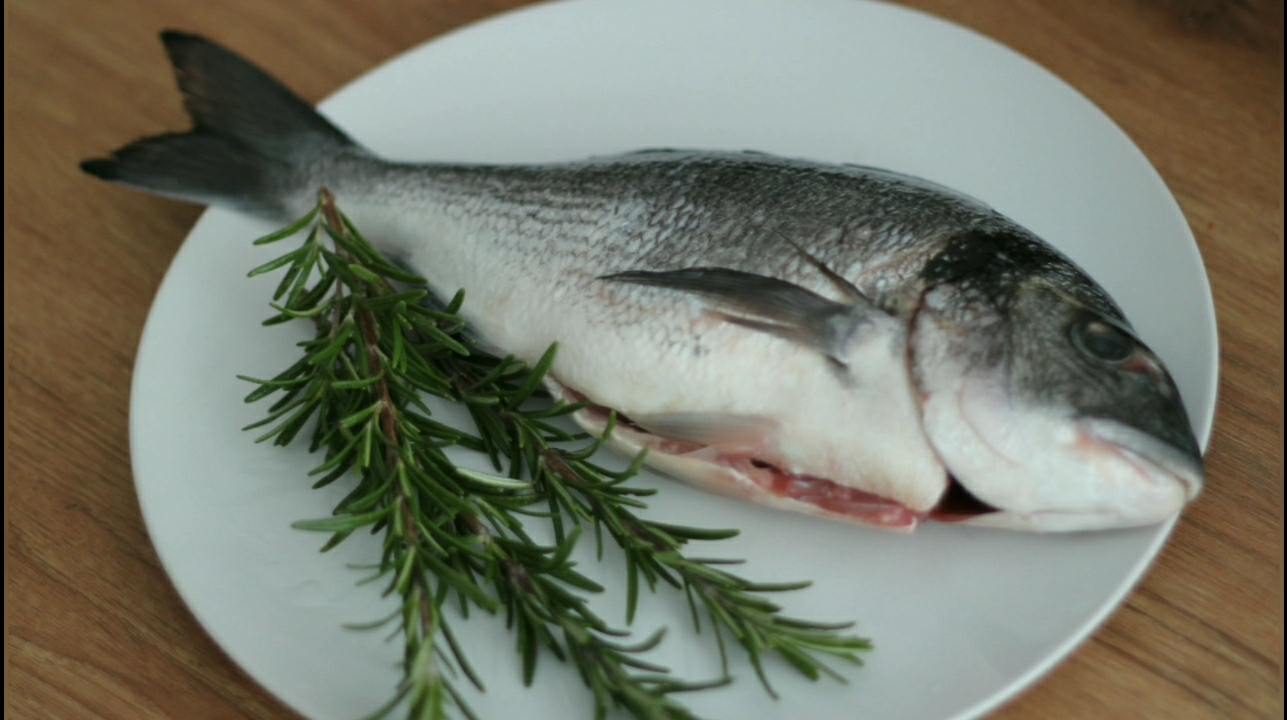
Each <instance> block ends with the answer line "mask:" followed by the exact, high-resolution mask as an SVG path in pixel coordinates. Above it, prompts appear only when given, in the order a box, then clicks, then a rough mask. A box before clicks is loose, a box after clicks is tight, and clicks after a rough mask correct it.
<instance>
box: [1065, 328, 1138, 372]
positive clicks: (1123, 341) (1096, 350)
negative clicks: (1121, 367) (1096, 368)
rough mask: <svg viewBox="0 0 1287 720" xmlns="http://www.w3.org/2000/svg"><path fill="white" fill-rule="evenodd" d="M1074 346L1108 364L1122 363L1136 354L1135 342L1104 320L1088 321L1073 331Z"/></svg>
mask: <svg viewBox="0 0 1287 720" xmlns="http://www.w3.org/2000/svg"><path fill="white" fill-rule="evenodd" d="M1072 340H1073V344H1074V345H1076V346H1077V349H1078V350H1081V351H1082V352H1083V353H1085V354H1087V355H1089V356H1091V357H1093V358H1095V359H1096V360H1101V361H1103V362H1107V363H1120V362H1125V361H1126V360H1128V359H1130V357H1131V356H1132V355H1134V354H1135V340H1134V339H1133V338H1132V337H1131V336H1130V335H1127V334H1126V333H1124V332H1122V331H1121V330H1119V329H1118V328H1116V327H1114V326H1112V325H1110V324H1108V323H1106V322H1103V321H1102V320H1094V319H1091V320H1086V321H1084V322H1080V323H1077V324H1076V325H1074V326H1073V329H1072Z"/></svg>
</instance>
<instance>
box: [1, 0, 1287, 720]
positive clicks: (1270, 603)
mask: <svg viewBox="0 0 1287 720" xmlns="http://www.w3.org/2000/svg"><path fill="white" fill-rule="evenodd" d="M520 4H523V3H522V2H519V1H518V0H419V1H413V0H382V1H380V2H369V1H366V0H275V1H274V2H262V0H225V1H224V2H218V3H195V2H184V1H182V0H135V1H134V2H125V1H124V0H92V1H91V0H14V1H13V2H10V3H8V4H7V5H6V10H7V13H6V19H7V20H8V21H9V22H7V23H6V43H5V52H6V55H5V59H6V65H5V68H6V77H5V79H6V84H5V99H6V103H5V120H6V123H5V130H6V132H5V149H6V153H5V210H6V214H5V260H6V264H5V268H6V269H5V300H6V302H5V323H6V343H5V348H6V365H7V370H8V372H6V373H5V379H6V391H5V392H6V394H5V403H6V414H5V419H6V451H5V465H6V470H7V473H6V477H7V482H6V484H5V499H6V503H5V507H6V512H7V523H6V528H5V532H6V534H5V543H6V552H5V560H6V568H7V569H6V574H5V583H6V594H7V599H8V600H9V601H11V602H13V605H9V606H8V613H7V625H6V631H7V635H6V658H7V662H8V661H11V663H12V664H11V665H7V666H6V684H7V692H6V698H7V702H6V707H7V709H8V710H10V711H12V717H14V718H129V719H136V718H216V717H217V718H224V717H227V718H234V717H249V718H289V717H294V714H293V713H292V712H291V711H290V710H289V709H287V708H286V707H284V706H283V705H281V704H280V703H279V702H278V701H276V700H275V699H274V698H273V697H271V696H270V695H269V694H268V693H266V692H265V691H264V690H262V689H261V688H259V687H258V686H257V685H256V684H255V682H254V681H253V680H251V679H250V678H249V677H247V676H246V675H244V674H243V673H242V672H241V671H240V670H239V669H238V668H237V667H236V666H234V665H233V664H232V663H231V662H230V661H229V660H228V659H227V658H226V657H225V656H224V655H223V654H222V652H221V651H220V650H219V648H218V647H217V646H216V645H215V644H214V643H213V642H212V641H211V640H210V638H209V637H207V636H206V635H205V633H204V632H203V631H202V629H201V628H200V626H198V624H197V623H196V622H195V621H194V620H193V618H192V616H191V615H190V614H189V613H188V611H187V610H186V609H185V607H184V605H183V603H182V602H181V601H180V599H179V597H178V596H177V595H176V593H175V592H174V590H173V588H172V587H171V585H170V583H169V581H168V580H167V578H166V575H165V573H164V572H163V570H162V569H161V566H160V564H159V563H158V561H157V557H156V554H155V552H154V551H153V549H152V546H151V544H150V543H149V541H148V537H147V534H146V532H145V530H144V526H143V521H142V518H141V517H140V514H139V507H138V503H137V500H136V498H135V494H134V486H133V483H132V482H131V475H130V463H129V455H128V447H129V446H128V436H127V429H126V428H127V425H126V413H127V407H128V400H129V385H130V370H131V366H132V363H133V360H134V353H135V348H136V347H137V346H138V341H139V333H140V331H141V329H142V327H143V321H144V319H145V317H146V315H147V311H148V306H149V304H150V303H151V300H152V296H153V294H154V292H155V291H156V288H157V286H158V284H159V282H160V280H161V277H162V274H163V273H164V272H165V269H166V266H167V264H168V263H169V262H170V259H171V257H172V256H173V255H174V253H175V251H176V250H177V248H178V246H179V243H180V242H181V241H182V239H183V238H184V236H185V234H186V232H187V230H188V228H189V226H190V225H191V224H192V222H193V221H194V220H195V219H196V217H197V215H198V214H199V213H200V208H198V207H195V206H191V205H185V204H180V203H177V202H169V201H165V200H160V199H157V198H153V197H148V196H144V195H141V194H136V193H129V192H123V191H121V190H119V189H116V188H112V187H109V186H107V185H105V184H102V183H98V182H94V181H91V180H90V179H88V178H87V177H86V176H84V175H82V174H81V173H80V171H79V170H77V167H76V165H77V162H78V161H79V160H81V159H83V158H87V157H91V156H96V155H101V154H103V153H104V151H106V150H109V149H111V148H113V147H116V146H117V145H118V144H120V143H121V142H122V141H123V140H126V139H129V138H133V137H136V136H139V135H141V134H150V133H154V132H158V131H160V130H162V129H178V128H182V127H186V122H187V121H186V118H184V117H183V115H182V111H181V109H180V106H179V103H178V102H177V100H176V99H175V98H176V96H175V92H174V88H173V80H172V78H171V76H170V71H169V68H168V67H167V65H166V63H165V62H164V59H163V56H162V54H161V51H160V47H159V45H158V43H157V40H156V34H157V31H158V30H160V29H162V28H169V27H177V28H184V29H190V30H194V31H200V32H202V33H204V34H207V35H209V36H212V37H214V38H219V39H222V40H225V41H226V42H229V43H230V44H232V45H234V46H238V47H243V48H244V47H253V48H256V60H257V61H258V62H259V63H261V64H262V65H264V66H265V67H267V68H270V69H271V70H272V72H273V73H274V74H276V75H277V76H278V77H280V78H281V79H282V80H284V81H285V82H286V84H287V85H289V86H290V87H292V88H295V89H296V90H297V91H298V92H300V93H301V94H302V95H303V96H304V97H306V98H309V99H317V98H320V97H323V96H324V95H326V94H328V93H330V92H331V91H332V90H334V89H335V88H336V87H338V86H340V85H341V84H343V83H345V82H347V81H348V80H350V79H351V78H353V77H354V76H355V75H357V74H358V73H361V72H364V71H366V70H368V69H369V68H371V67H372V66H374V65H376V64H377V63H380V62H382V61H384V60H386V59H388V58H389V57H391V56H393V55H394V54H396V53H398V52H401V51H403V50H405V49H407V48H410V47H412V46H414V45H417V44H419V43H421V42H423V41H424V40H427V39H429V38H432V37H434V36H436V35H439V34H441V33H443V32H446V31H447V30H450V29H452V28H455V27H458V26H460V25H463V24H465V23H468V22H470V21H473V20H476V19H479V18H482V17H485V16H488V15H491V14H494V13H496V12H499V11H501V10H504V9H507V8H510V7H513V6H516V5H520ZM911 4H913V5H915V6H917V7H920V8H922V9H924V10H927V11H929V12H932V13H935V14H937V15H940V16H943V17H946V18H949V19H951V20H954V21H956V22H958V23H961V24H963V25H966V26H969V27H971V28H974V29H976V30H978V31H980V32H982V33H983V34H985V35H988V36H991V37H993V38H996V39H997V40H999V41H1001V42H1003V43H1005V44H1006V45H1009V46H1010V47H1012V48H1014V49H1016V50H1018V51H1019V52H1021V53H1023V54H1025V55H1027V56H1028V57H1031V58H1033V59H1035V60H1036V61H1037V62H1039V63H1041V64H1043V65H1044V66H1046V67H1047V68H1049V69H1050V70H1052V71H1054V72H1055V73H1056V74H1057V75H1059V76H1061V77H1062V78H1064V79H1065V80H1067V81H1068V82H1070V83H1071V84H1072V85H1073V86H1074V87H1076V88H1077V89H1078V90H1080V91H1081V92H1083V93H1084V94H1086V95H1087V96H1088V97H1089V98H1090V99H1091V100H1092V101H1094V102H1095V103H1096V104H1098V105H1099V106H1100V107H1101V108H1103V109H1104V111H1105V112H1107V113H1108V115H1109V116H1111V117H1112V118H1113V119H1114V120H1116V121H1117V122H1118V123H1119V124H1120V125H1121V126H1122V127H1123V128H1124V129H1125V130H1126V132H1127V133H1128V134H1129V135H1130V136H1131V137H1132V138H1133V139H1134V140H1135V141H1136V142H1137V143H1138V144H1139V145H1140V147H1141V148H1142V149H1143V151H1144V153H1145V154H1146V155H1147V156H1148V158H1149V159H1150V160H1151V161H1152V162H1153V164H1154V165H1155V166H1156V167H1157V169H1158V170H1159V171H1160V172H1161V174H1162V176H1163V178H1164V179H1165V180H1166V182H1167V184H1168V185H1169V186H1170V188H1171V190H1172V191H1173V192H1174V193H1175V195H1176V197H1177V198H1178V199H1179V202H1180V205H1181V206H1182V207H1183V209H1184V211H1185V213H1186V215H1187V217H1188V220H1189V222H1190V224H1191V225H1192V227H1193V229H1194V232H1195V233H1196V235H1197V239H1198V243H1199V245H1200V246H1201V250H1202V253H1203V256H1204V258H1205V260H1206V262H1207V266H1208V269H1209V272H1210V275H1211V281H1212V285H1213V290H1214V293H1215V301H1216V307H1217V311H1218V313H1219V324H1220V342H1221V350H1222V355H1223V363H1222V376H1221V384H1220V405H1219V412H1218V415H1217V420H1216V430H1215V436H1214V439H1213V440H1212V443H1211V448H1210V452H1209V455H1208V463H1209V465H1208V467H1209V473H1210V479H1209V484H1208V488H1207V490H1206V493H1205V495H1204V496H1203V497H1202V498H1201V500H1200V501H1199V502H1197V503H1196V504H1195V505H1193V506H1192V508H1191V509H1190V510H1189V511H1188V513H1187V514H1186V515H1185V517H1184V519H1183V520H1182V522H1181V523H1180V525H1179V528H1178V530H1177V531H1176V533H1175V535H1174V536H1173V539H1172V540H1171V542H1170V544H1169V545H1168V546H1167V548H1166V549H1165V550H1164V552H1163V553H1162V555H1161V557H1160V559H1159V560H1158V562H1157V564H1156V565H1155V566H1154V567H1153V569H1152V570H1151V571H1150V573H1149V574H1148V576H1147V577H1146V579H1145V580H1144V581H1143V583H1142V585H1141V586H1140V587H1139V588H1138V589H1137V590H1136V591H1135V592H1134V593H1133V594H1132V595H1131V597H1130V599H1129V600H1128V601H1127V603H1126V604H1125V606H1124V607H1123V608H1122V609H1121V610H1120V611H1118V612H1117V613H1116V614H1115V615H1114V616H1113V617H1112V619H1111V620H1110V621H1109V622H1108V624H1107V625H1106V626H1105V627H1104V628H1103V629H1101V630H1100V631H1099V632H1098V633H1097V634H1096V635H1095V636H1094V637H1093V638H1092V639H1091V640H1090V641H1089V642H1088V643H1086V644H1085V645H1084V646H1083V647H1082V648H1081V649H1079V650H1078V651H1077V652H1076V653H1075V654H1074V655H1073V656H1072V657H1071V658H1070V659H1069V660H1068V661H1066V662H1065V663H1063V664H1062V665H1060V666H1059V667H1058V668H1057V669H1056V670H1054V671H1053V672H1052V673H1051V674H1050V675H1049V676H1048V677H1047V678H1046V679H1044V680H1043V681H1042V682H1041V683H1039V684H1038V685H1037V686H1036V687H1034V688H1033V689H1031V690H1029V691H1028V692H1027V693H1025V694H1023V695H1022V696H1020V697H1019V698H1018V699H1016V700H1014V701H1013V702H1011V703H1010V704H1009V705H1007V706H1005V707H1003V708H1002V709H1001V710H1000V711H998V712H997V713H996V715H995V716H996V717H998V718H1059V719H1064V718H1217V717H1222V718H1269V717H1273V716H1275V715H1277V716H1278V717H1281V713H1282V704H1281V703H1282V700H1281V697H1282V679H1281V678H1282V675H1281V667H1282V617H1283V615H1282V594H1281V591H1280V590H1279V588H1281V587H1282V584H1281V582H1282V575H1281V568H1282V564H1281V557H1282V554H1281V553H1282V453H1281V447H1282V445H1281V429H1282V390H1281V377H1282V376H1281V368H1282V358H1283V355H1282V330H1281V328H1282V278H1283V273H1282V259H1283V258H1282V239H1283V215H1282V200H1281V198H1282V190H1283V183H1282V179H1283V164H1282V162H1283V145H1282V132H1283V123H1282V100H1283V85H1282V83H1283V74H1282V68H1283V63H1282V31H1281V25H1282V4H1281V2H1278V3H1274V2H1273V1H1272V0H1268V1H1266V2H1258V1H1256V0H1252V1H1251V2H1244V3H1236V4H1235V3H1231V2H1220V1H1219V0H1211V1H1210V2H1204V1H1203V0H1187V1H1186V0H1157V1H1156V2H1145V0H1088V1H1087V2H1078V3H1072V2H1063V1H1062V0H1036V1H1034V0H986V1H985V0H915V1H914V2H912V3H911ZM1221 8H1223V9H1221ZM10 263H12V264H10ZM7 716H8V715H7Z"/></svg>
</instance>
